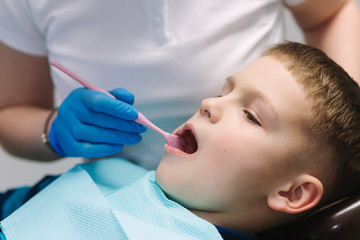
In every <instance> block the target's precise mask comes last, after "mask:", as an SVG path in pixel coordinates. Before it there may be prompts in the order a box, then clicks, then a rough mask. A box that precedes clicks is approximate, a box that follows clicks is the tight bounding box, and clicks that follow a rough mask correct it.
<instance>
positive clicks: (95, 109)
mask: <svg viewBox="0 0 360 240" xmlns="http://www.w3.org/2000/svg"><path fill="white" fill-rule="evenodd" d="M110 93H111V94H112V95H114V96H115V97H116V98H117V99H113V98H111V97H109V96H107V95H106V94H104V93H101V92H96V91H92V90H88V89H85V88H78V89H75V90H73V91H72V92H71V93H70V94H69V96H68V97H67V98H66V99H65V100H64V101H63V103H62V104H61V105H60V107H59V109H58V114H57V117H56V118H55V120H54V121H53V122H52V125H51V128H50V131H49V140H50V144H51V146H52V147H53V148H54V150H55V151H56V152H57V153H58V154H59V155H62V156H71V157H84V158H95V157H104V156H110V155H113V154H116V153H118V152H120V151H121V150H122V148H123V146H124V145H131V144H136V143H138V142H139V141H141V136H140V134H139V133H142V132H144V131H145V130H146V127H145V126H143V125H141V124H138V123H136V122H134V120H135V119H136V118H137V117H138V112H137V110H136V109H135V108H134V107H133V106H132V104H133V103H134V96H133V95H132V94H131V93H129V92H128V91H127V90H125V89H122V88H118V89H115V90H113V91H111V92H110Z"/></svg>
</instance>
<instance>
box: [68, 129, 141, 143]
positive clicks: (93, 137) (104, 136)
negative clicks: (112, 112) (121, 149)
mask: <svg viewBox="0 0 360 240" xmlns="http://www.w3.org/2000/svg"><path fill="white" fill-rule="evenodd" d="M71 132H72V136H73V138H74V139H75V140H76V141H82V142H91V143H106V144H124V145H133V144H136V143H138V142H140V141H141V136H140V134H137V133H128V132H121V131H117V130H112V129H107V128H101V127H97V126H92V125H87V124H80V125H79V126H77V127H76V128H73V129H72V131H71Z"/></svg>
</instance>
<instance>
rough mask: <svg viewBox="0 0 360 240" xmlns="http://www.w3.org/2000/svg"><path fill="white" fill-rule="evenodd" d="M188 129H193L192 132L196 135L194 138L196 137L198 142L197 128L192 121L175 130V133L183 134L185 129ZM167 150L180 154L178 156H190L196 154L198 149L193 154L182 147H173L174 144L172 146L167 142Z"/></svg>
mask: <svg viewBox="0 0 360 240" xmlns="http://www.w3.org/2000/svg"><path fill="white" fill-rule="evenodd" d="M188 130H190V131H191V133H192V134H193V135H194V138H195V140H196V142H197V143H198V138H197V135H196V131H195V128H194V126H193V125H192V124H190V123H186V124H185V125H184V126H183V127H182V128H181V129H177V130H175V132H174V134H175V135H182V134H184V133H185V131H188ZM165 151H166V152H168V153H171V154H174V155H178V156H189V155H193V154H195V153H196V152H197V151H196V152H194V153H191V154H190V153H186V152H183V151H181V150H180V149H177V148H175V147H172V146H170V145H168V144H165Z"/></svg>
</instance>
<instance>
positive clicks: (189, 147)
mask: <svg viewBox="0 0 360 240" xmlns="http://www.w3.org/2000/svg"><path fill="white" fill-rule="evenodd" d="M182 137H183V138H184V140H185V142H186V148H185V152H186V153H189V154H191V153H194V152H196V151H197V148H198V146H197V142H196V139H195V137H194V135H193V134H192V133H191V131H186V132H185V133H184V135H183V136H182Z"/></svg>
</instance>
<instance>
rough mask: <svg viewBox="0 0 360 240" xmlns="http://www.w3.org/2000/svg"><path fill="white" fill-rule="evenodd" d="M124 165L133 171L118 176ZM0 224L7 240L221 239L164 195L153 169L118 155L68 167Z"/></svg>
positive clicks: (214, 231)
mask: <svg viewBox="0 0 360 240" xmlns="http://www.w3.org/2000/svg"><path fill="white" fill-rule="evenodd" d="M111 161H113V162H111ZM119 164H120V165H119ZM125 165H126V166H127V165H129V166H130V167H129V168H126V170H124V168H123V167H124V166H125ZM109 166H111V167H112V168H111V169H109ZM116 169H122V170H119V171H116ZM121 171H122V172H121ZM129 171H133V172H136V173H135V174H131V175H132V176H133V178H132V179H131V178H130V179H125V177H124V176H121V174H123V173H126V172H129ZM144 174H145V175H144ZM112 175H113V176H112ZM119 175H120V176H119ZM125 175H126V174H125ZM134 176H135V177H134ZM141 176H143V177H141ZM137 178H140V179H139V180H136V181H135V182H133V183H130V184H128V183H129V182H130V181H132V180H135V179H137ZM121 185H125V186H123V187H121ZM1 227H2V230H3V232H4V234H5V236H6V238H7V239H8V240H12V239H21V240H23V239H29V240H31V239H36V240H40V239H46V240H48V239H52V240H56V239H76V240H81V239H84V240H85V239H107V240H111V239H131V240H132V239H141V240H143V239H174V240H177V239H179V240H180V239H222V237H221V236H220V234H219V232H218V231H217V229H216V228H215V226H214V225H212V224H211V223H209V222H207V221H205V220H203V219H201V218H199V217H197V216H196V215H194V214H193V213H191V212H190V211H188V210H187V209H186V208H184V207H182V206H181V205H179V204H177V203H176V202H173V201H171V200H169V199H168V198H167V197H166V196H165V194H164V193H163V191H162V190H161V188H160V187H159V186H158V185H157V183H156V181H155V172H154V171H151V172H148V173H147V171H146V170H143V169H137V168H136V167H135V166H132V165H131V164H130V163H128V162H125V161H122V160H119V159H116V161H114V160H113V159H109V160H101V161H98V162H93V163H86V164H80V165H78V166H76V167H74V168H73V169H72V170H70V171H69V172H67V173H65V174H64V175H62V176H61V177H59V178H58V179H57V180H56V181H54V182H53V183H52V184H50V185H49V186H48V187H47V188H45V189H44V190H43V191H41V192H40V193H39V194H37V195H36V196H34V197H33V198H32V199H30V200H29V201H28V202H27V203H26V204H25V205H23V206H22V207H21V208H20V209H18V210H17V211H15V212H14V213H13V214H11V215H10V216H9V217H7V218H6V219H5V220H4V221H2V222H1Z"/></svg>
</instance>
